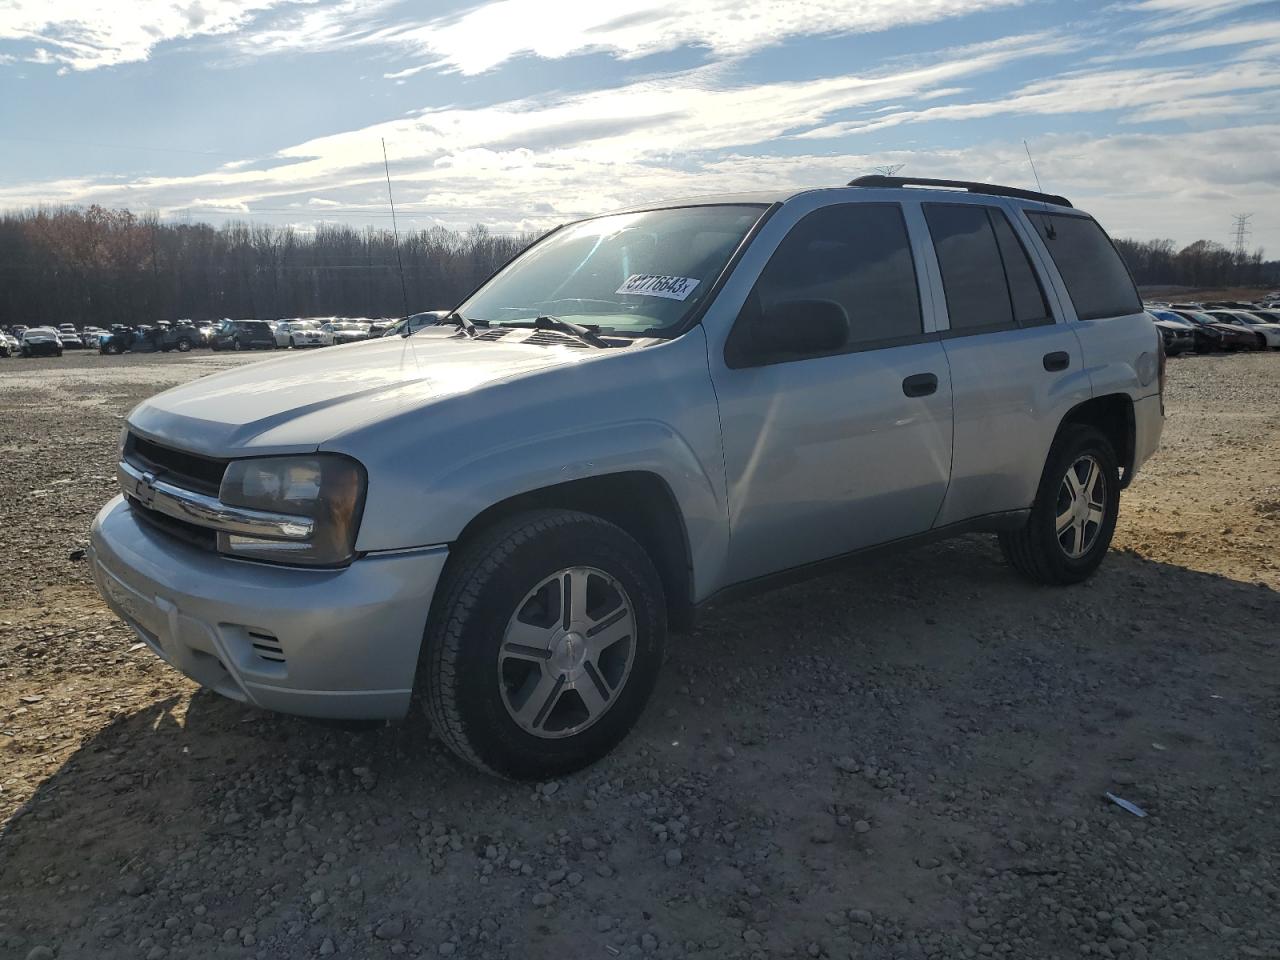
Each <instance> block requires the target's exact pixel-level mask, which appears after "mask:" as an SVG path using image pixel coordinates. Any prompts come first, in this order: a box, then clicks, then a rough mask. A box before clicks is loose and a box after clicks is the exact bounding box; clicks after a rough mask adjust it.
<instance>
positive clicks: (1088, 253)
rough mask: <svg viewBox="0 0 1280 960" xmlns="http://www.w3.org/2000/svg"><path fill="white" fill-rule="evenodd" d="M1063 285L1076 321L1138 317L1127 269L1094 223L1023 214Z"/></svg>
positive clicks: (1045, 214) (1043, 213)
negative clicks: (1133, 314)
mask: <svg viewBox="0 0 1280 960" xmlns="http://www.w3.org/2000/svg"><path fill="white" fill-rule="evenodd" d="M1025 212H1026V215H1027V219H1029V220H1030V221H1031V224H1032V226H1034V227H1035V228H1036V232H1037V233H1038V234H1039V235H1040V239H1041V240H1043V241H1044V245H1045V246H1046V247H1047V248H1048V250H1049V255H1050V256H1051V257H1053V262H1054V263H1055V264H1056V265H1057V267H1058V273H1060V274H1061V275H1062V282H1063V283H1065V284H1066V285H1067V294H1068V295H1069V296H1070V297H1071V303H1072V305H1073V306H1074V307H1075V308H1076V316H1077V317H1079V318H1080V319H1081V320H1097V319H1099V318H1100V317H1119V316H1124V315H1126V314H1131V313H1141V312H1142V300H1141V298H1140V297H1139V296H1138V288H1137V287H1135V286H1134V285H1133V277H1131V276H1130V275H1129V268H1128V267H1126V266H1125V263H1124V260H1122V259H1121V257H1120V254H1119V253H1118V252H1117V251H1116V248H1115V247H1114V246H1113V245H1112V243H1111V239H1110V238H1109V237H1108V236H1107V235H1106V233H1105V232H1103V229H1102V228H1101V227H1100V226H1098V224H1097V223H1096V222H1094V221H1093V220H1091V219H1090V218H1088V217H1076V216H1071V215H1070V214H1064V213H1049V212H1047V211H1033V210H1027V211H1025Z"/></svg>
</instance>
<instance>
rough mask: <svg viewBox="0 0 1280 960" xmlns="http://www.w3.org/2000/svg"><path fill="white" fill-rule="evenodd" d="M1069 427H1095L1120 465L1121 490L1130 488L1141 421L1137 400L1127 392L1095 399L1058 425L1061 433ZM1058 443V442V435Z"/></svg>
mask: <svg viewBox="0 0 1280 960" xmlns="http://www.w3.org/2000/svg"><path fill="white" fill-rule="evenodd" d="M1068 424H1083V425H1085V426H1090V427H1094V428H1096V429H1098V430H1100V431H1101V432H1102V434H1103V435H1104V436H1105V437H1106V438H1107V440H1108V441H1109V442H1110V443H1111V447H1112V449H1113V450H1115V452H1116V460H1117V461H1118V462H1119V464H1120V488H1121V489H1124V488H1125V487H1127V486H1128V485H1129V480H1130V479H1131V477H1132V475H1133V458H1134V448H1135V438H1136V436H1137V421H1136V418H1135V416H1134V410H1133V398H1132V397H1130V396H1129V395H1128V394H1126V393H1108V394H1104V395H1102V396H1098V397H1091V398H1090V399H1088V400H1085V401H1084V402H1083V403H1080V404H1077V405H1076V406H1074V407H1072V408H1071V409H1070V410H1068V411H1067V412H1066V414H1065V415H1064V416H1063V418H1062V422H1061V423H1060V424H1059V425H1058V433H1059V434H1061V433H1062V429H1063V427H1065V426H1067V425H1068ZM1054 439H1055V440H1056V439H1057V437H1056V435H1055V438H1054Z"/></svg>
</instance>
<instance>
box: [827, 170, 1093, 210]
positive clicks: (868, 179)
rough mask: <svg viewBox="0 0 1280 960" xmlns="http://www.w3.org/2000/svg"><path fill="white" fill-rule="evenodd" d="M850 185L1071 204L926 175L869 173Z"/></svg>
mask: <svg viewBox="0 0 1280 960" xmlns="http://www.w3.org/2000/svg"><path fill="white" fill-rule="evenodd" d="M849 186H851V187H945V188H948V189H951V190H968V191H969V192H970V193H985V194H989V195H990V196H993V197H1017V198H1018V199H1019V200H1034V201H1036V202H1037V203H1052V204H1056V205H1057V206H1059V207H1069V206H1071V201H1070V200H1068V199H1067V198H1066V197H1060V196H1058V195H1057V194H1056V193H1036V191H1034V190H1020V189H1018V188H1017V187H1002V186H1000V185H999V184H995V183H975V182H973V181H972V180H932V179H930V178H928V177H885V176H881V175H880V174H869V175H868V176H865V177H858V178H857V179H856V180H850V181H849Z"/></svg>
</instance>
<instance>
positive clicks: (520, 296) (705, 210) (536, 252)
mask: <svg viewBox="0 0 1280 960" xmlns="http://www.w3.org/2000/svg"><path fill="white" fill-rule="evenodd" d="M764 209H765V208H764V207H761V206H747V205H727V204H726V205H719V206H716V205H706V206H695V207H676V208H670V209H666V210H648V211H644V212H641V213H622V214H615V215H613V216H608V217H597V218H595V219H592V220H583V221H581V222H580V223H575V224H570V225H569V226H567V227H565V228H563V229H561V230H558V231H556V232H555V233H553V234H551V235H550V236H549V237H547V238H546V239H545V240H543V241H541V242H540V243H537V244H535V245H534V246H533V247H531V248H530V249H529V250H527V251H525V253H523V254H522V255H521V256H520V257H519V258H517V259H516V260H515V261H514V262H512V263H511V264H510V265H508V266H507V267H506V268H505V269H504V270H502V271H501V272H499V273H498V274H497V275H496V276H495V277H493V279H491V280H490V281H489V282H488V283H486V284H485V285H484V286H483V287H482V288H481V289H480V290H479V291H478V292H477V293H476V294H475V295H474V296H472V297H471V298H470V299H469V300H468V301H467V302H466V303H464V304H462V306H461V307H459V308H458V312H459V313H461V314H462V315H463V316H465V317H467V318H468V319H470V320H474V321H476V322H481V321H487V322H489V323H495V324H501V323H514V322H517V321H525V322H528V321H531V320H533V319H534V318H535V317H539V316H544V315H546V316H555V317H560V318H562V319H565V320H571V321H573V322H574V323H580V324H596V325H599V326H600V327H601V328H603V329H605V330H615V331H618V332H620V333H635V334H639V333H641V332H649V333H658V332H660V331H661V330H663V329H665V328H668V327H673V326H675V325H677V324H679V323H680V321H682V320H683V319H684V318H685V317H686V316H688V315H689V313H690V311H692V310H693V309H694V307H696V306H697V305H698V304H699V303H700V302H702V301H703V300H704V299H705V298H706V297H707V295H708V293H709V292H710V288H711V284H712V283H713V282H714V281H715V279H716V277H717V276H719V274H720V271H721V270H723V269H724V266H725V264H726V263H728V262H729V257H730V256H732V255H733V251H734V250H735V249H737V247H738V245H739V244H740V243H741V242H742V238H743V237H745V236H746V234H747V231H748V230H750V229H751V227H752V225H753V224H755V222H756V221H757V220H759V219H760V216H761V214H762V213H763V212H764Z"/></svg>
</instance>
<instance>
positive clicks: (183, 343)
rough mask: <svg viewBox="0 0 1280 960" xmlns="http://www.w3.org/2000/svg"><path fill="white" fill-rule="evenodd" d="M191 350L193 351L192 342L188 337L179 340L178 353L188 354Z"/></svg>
mask: <svg viewBox="0 0 1280 960" xmlns="http://www.w3.org/2000/svg"><path fill="white" fill-rule="evenodd" d="M190 349H191V341H190V340H189V339H188V338H186V337H179V338H178V352H179V353H186V352H187V351H188V350H190Z"/></svg>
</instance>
